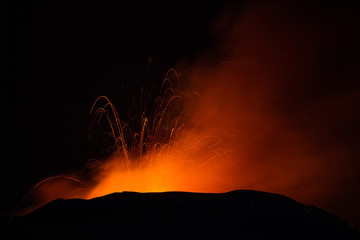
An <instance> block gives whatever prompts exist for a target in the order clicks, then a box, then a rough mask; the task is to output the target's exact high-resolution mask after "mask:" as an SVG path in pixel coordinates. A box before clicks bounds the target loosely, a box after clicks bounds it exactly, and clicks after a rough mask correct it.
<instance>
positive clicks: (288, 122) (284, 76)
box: [179, 1, 360, 224]
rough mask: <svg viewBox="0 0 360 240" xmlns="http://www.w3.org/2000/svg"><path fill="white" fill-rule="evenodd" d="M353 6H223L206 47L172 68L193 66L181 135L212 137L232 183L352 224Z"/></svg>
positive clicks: (357, 197) (358, 197)
mask: <svg viewBox="0 0 360 240" xmlns="http://www.w3.org/2000/svg"><path fill="white" fill-rule="evenodd" d="M358 7H359V6H358V4H351V3H348V4H341V5H340V4H339V3H332V4H330V3H321V2H315V3H314V2H311V3H310V2H307V1H305V2H302V3H298V4H294V3H291V4H290V3H287V2H285V1H275V2H274V1H271V2H268V1H259V2H256V3H254V2H251V3H248V4H246V6H245V10H244V11H240V10H239V7H238V6H236V5H231V6H229V7H228V8H227V9H226V10H225V11H224V12H223V14H222V15H221V16H220V17H219V19H218V20H217V21H215V23H214V25H213V27H212V33H213V35H214V38H215V39H216V41H215V42H216V43H215V44H214V47H213V48H212V49H211V50H209V51H208V52H206V53H204V54H203V55H202V56H199V57H198V58H197V60H196V61H195V62H194V63H192V64H191V65H190V66H189V65H186V64H183V63H182V64H180V65H179V66H180V72H182V71H183V70H184V72H185V71H186V70H185V69H191V71H190V73H189V72H188V73H187V78H188V80H189V86H190V88H189V89H190V91H189V92H187V93H186V95H188V96H192V97H190V98H191V99H193V98H194V95H192V93H195V92H196V93H197V94H196V101H195V102H193V100H191V101H190V102H191V104H189V109H188V113H187V116H189V117H188V126H191V127H190V130H189V131H188V133H185V134H184V135H187V134H188V135H193V136H194V137H199V136H213V137H214V138H217V139H220V141H221V145H222V146H223V151H224V152H225V153H226V159H227V161H228V162H229V164H230V169H232V172H229V173H228V174H229V175H233V177H232V178H231V180H229V182H232V183H234V185H232V186H233V187H236V188H250V189H256V190H263V191H269V192H276V193H281V194H285V195H287V196H290V197H292V198H294V199H296V200H298V201H300V202H304V203H308V204H313V205H317V206H320V207H323V208H325V209H328V210H329V211H331V212H333V213H335V214H337V215H339V216H340V217H343V218H344V219H346V220H348V221H350V222H352V223H355V224H359V223H360V219H359V217H358V216H359V213H360V208H359V206H358V202H359V201H360V194H359V190H358V186H357V184H356V183H357V182H359V180H360V179H359V178H360V177H359V174H358V173H359V170H360V163H359V151H358V143H359V142H360V141H359V140H360V139H359V127H358V122H359V120H360V119H359V110H358V103H359V102H360V86H359V84H358V79H359V73H358V70H357V69H358V68H359V60H358V54H359V44H358V41H359V37H358V35H357V23H359V17H358V16H356V9H359V8H358ZM194 129H196V130H194ZM188 135H187V136H188ZM205 148H206V147H205Z"/></svg>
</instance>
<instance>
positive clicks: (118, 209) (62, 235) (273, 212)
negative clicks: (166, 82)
mask: <svg viewBox="0 0 360 240" xmlns="http://www.w3.org/2000/svg"><path fill="white" fill-rule="evenodd" d="M9 236H10V237H11V239H25V238H26V239H113V238H114V237H117V238H120V239H149V238H150V239H240V238H241V239H278V238H287V239H305V238H315V237H317V238H321V239H327V238H331V239H333V238H334V237H335V238H338V239H359V236H360V234H359V231H358V230H357V229H355V228H353V227H351V226H350V225H348V224H346V223H345V222H344V221H342V220H341V219H340V218H338V217H336V216H335V215H332V214H331V213H328V212H326V211H325V210H323V209H320V208H318V207H315V206H311V205H306V204H301V203H299V202H296V201H294V200H292V199H291V198H288V197H286V196H284V195H280V194H274V193H267V192H261V191H253V190H236V191H231V192H227V193H190V192H162V193H138V192H122V193H113V194H109V195H106V196H103V197H98V198H94V199H90V200H84V199H68V200H64V199H57V200H55V201H53V202H51V203H49V204H47V205H44V206H43V207H41V208H39V209H37V210H36V211H34V212H32V213H30V214H28V215H26V216H23V217H21V218H17V219H15V220H14V221H13V222H12V223H11V224H10V226H9Z"/></svg>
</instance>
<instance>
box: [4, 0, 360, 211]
mask: <svg viewBox="0 0 360 240" xmlns="http://www.w3.org/2000/svg"><path fill="white" fill-rule="evenodd" d="M339 2H340V1H339ZM205 4H206V5H205ZM223 5H224V3H220V2H218V1H204V2H197V3H195V1H186V2H184V1H176V2H169V3H168V4H165V5H164V4H153V3H150V2H148V1H140V0H135V1H115V0H113V1H110V0H109V1H98V2H97V3H90V2H85V3H74V2H69V3H66V2H65V1H58V2H54V1H9V2H8V3H5V7H4V8H2V9H3V13H2V15H3V16H5V25H4V27H3V38H4V40H5V42H4V43H3V46H4V50H5V54H4V55H3V58H4V59H3V60H5V64H4V65H2V66H3V69H2V72H3V75H4V76H3V79H2V80H1V88H0V104H1V109H2V111H1V112H2V113H1V124H0V126H1V135H2V139H3V141H2V144H1V145H2V146H1V147H2V150H1V153H2V156H1V159H2V164H1V165H2V174H1V189H2V191H1V198H0V205H1V213H4V212H9V211H11V209H13V208H14V207H15V205H16V203H17V202H18V201H19V200H20V199H21V198H22V196H23V195H24V194H25V193H26V191H27V190H28V189H29V188H30V187H31V186H33V185H34V184H35V183H36V182H37V181H39V180H42V179H44V178H45V177H48V176H52V175H56V174H59V173H65V172H72V171H77V170H78V169H81V167H82V165H83V164H84V163H85V162H86V161H87V160H88V159H90V158H92V157H96V154H97V151H98V150H99V149H97V148H96V147H94V146H92V145H91V144H90V143H89V141H88V139H87V136H88V131H89V126H90V121H91V116H90V115H89V111H90V107H91V105H92V103H93V101H94V100H95V99H96V98H97V97H98V96H100V95H106V96H108V97H109V98H110V99H111V100H112V102H113V103H114V105H115V106H121V103H122V101H121V93H122V87H121V86H122V85H125V86H127V88H128V89H135V90H132V91H128V92H127V94H130V95H131V94H135V95H134V97H136V94H138V92H136V91H138V90H136V89H139V86H142V85H143V84H144V79H145V76H146V67H147V62H148V59H149V57H151V58H152V60H153V64H152V67H151V72H150V73H151V74H150V81H153V84H154V85H155V86H156V85H158V84H159V82H160V81H161V80H162V77H163V76H164V74H165V73H166V71H167V70H168V69H169V68H171V67H175V66H176V64H177V63H178V61H179V60H182V59H187V60H189V61H191V60H192V59H194V57H195V56H196V55H197V54H199V53H201V52H203V51H205V50H206V49H207V48H210V47H211V46H212V45H213V44H214V41H215V40H214V39H213V38H212V37H211V34H210V33H209V28H210V26H211V24H212V23H213V22H214V21H215V20H216V19H217V16H218V15H219V14H220V12H221V10H222V6H223ZM316 7H324V8H326V7H329V8H332V9H338V10H336V11H344V12H346V11H355V10H354V9H358V4H355V3H354V4H351V3H348V4H334V5H331V6H330V5H328V4H327V3H326V1H324V2H319V3H318V4H317V5H316ZM355 7H357V8H355ZM241 10H242V7H241V5H240V4H239V6H238V7H237V11H239V13H241ZM343 32H346V29H345V30H344V31H343ZM344 38H350V37H349V36H346V35H345V36H344ZM349 42H352V41H351V39H349ZM357 47H358V46H357ZM346 51H349V53H344V54H342V56H343V57H344V61H349V62H351V61H352V62H353V61H354V52H352V51H353V49H346ZM354 51H355V52H356V51H358V49H357V50H354ZM334 54H335V53H334ZM347 57H348V58H349V59H347ZM324 81H325V80H324ZM353 82H354V80H352V84H353ZM322 83H324V82H322ZM324 84H325V83H324ZM329 84H330V85H331V86H332V85H333V84H332V83H329ZM354 86H355V85H354ZM356 86H358V85H356ZM333 88H336V86H333ZM330 90H331V89H330ZM120 108H121V107H120ZM354 115H355V113H354ZM356 132H359V131H358V129H356V130H354V132H353V133H339V134H343V135H342V138H343V139H345V140H346V139H350V140H349V144H357V143H356V139H358V138H356V137H354V136H353V135H354V134H355V133H356Z"/></svg>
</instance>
